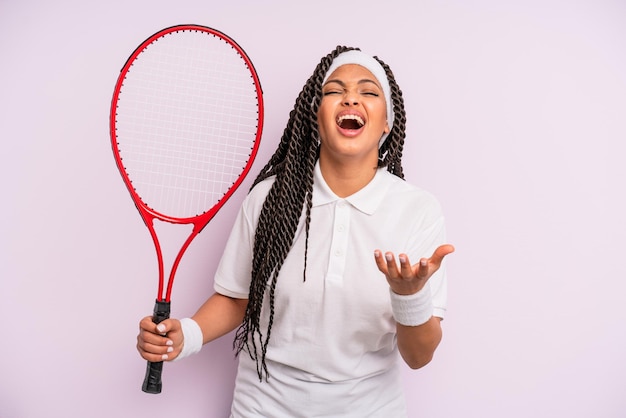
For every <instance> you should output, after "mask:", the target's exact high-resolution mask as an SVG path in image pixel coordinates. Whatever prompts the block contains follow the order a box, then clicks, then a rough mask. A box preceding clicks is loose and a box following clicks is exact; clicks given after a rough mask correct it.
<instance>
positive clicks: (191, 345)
mask: <svg viewBox="0 0 626 418" xmlns="http://www.w3.org/2000/svg"><path fill="white" fill-rule="evenodd" d="M180 327H181V328H182V331H183V349H182V351H181V352H180V354H179V355H178V357H176V358H175V359H174V361H176V360H181V359H184V358H185V357H189V356H191V355H193V354H196V353H197V352H199V351H200V350H201V349H202V343H203V341H204V338H203V336H202V329H200V325H198V323H197V322H196V321H194V320H193V319H191V318H183V319H181V320H180Z"/></svg>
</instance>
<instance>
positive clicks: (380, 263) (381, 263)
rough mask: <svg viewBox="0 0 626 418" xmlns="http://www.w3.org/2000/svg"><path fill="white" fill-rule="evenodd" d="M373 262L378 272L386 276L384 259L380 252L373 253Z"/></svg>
mask: <svg viewBox="0 0 626 418" xmlns="http://www.w3.org/2000/svg"><path fill="white" fill-rule="evenodd" d="M374 260H375V261H376V266H377V267H378V270H380V272H381V273H383V274H384V275H387V262H386V261H385V257H384V256H383V253H382V252H381V251H380V250H376V251H374Z"/></svg>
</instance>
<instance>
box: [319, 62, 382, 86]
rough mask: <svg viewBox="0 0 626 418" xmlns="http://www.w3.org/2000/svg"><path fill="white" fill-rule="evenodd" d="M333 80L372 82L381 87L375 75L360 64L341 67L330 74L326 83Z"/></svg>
mask: <svg viewBox="0 0 626 418" xmlns="http://www.w3.org/2000/svg"><path fill="white" fill-rule="evenodd" d="M333 80H340V81H344V82H345V81H355V82H358V81H362V80H371V81H372V82H374V83H375V84H376V85H377V86H378V87H380V82H379V81H378V80H377V79H376V77H375V76H374V74H372V72H371V71H370V70H368V69H367V68H365V67H363V66H362V65H359V64H344V65H342V66H341V67H339V68H337V69H336V70H335V71H333V72H332V73H331V74H330V76H329V77H328V80H327V81H326V83H328V82H330V81H333Z"/></svg>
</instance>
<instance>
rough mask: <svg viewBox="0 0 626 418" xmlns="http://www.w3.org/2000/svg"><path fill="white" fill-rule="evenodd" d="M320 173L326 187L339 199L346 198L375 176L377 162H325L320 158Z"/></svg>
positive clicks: (325, 160)
mask: <svg viewBox="0 0 626 418" xmlns="http://www.w3.org/2000/svg"><path fill="white" fill-rule="evenodd" d="M319 163H320V171H321V172H322V176H323V177H324V181H326V184H328V187H330V189H331V190H332V191H333V193H335V194H336V195H337V196H339V197H342V198H343V197H348V196H350V195H353V194H354V193H356V192H358V191H359V190H361V189H362V188H363V187H365V186H366V185H367V184H368V183H369V182H370V181H372V179H373V178H374V176H375V175H376V170H377V168H378V160H376V161H373V162H366V163H363V161H360V162H358V163H356V162H355V163H352V164H351V163H350V162H345V161H344V162H341V163H339V162H337V161H332V162H331V161H327V159H325V158H322V157H321V156H320V161H319Z"/></svg>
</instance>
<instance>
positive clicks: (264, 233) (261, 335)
mask: <svg viewBox="0 0 626 418" xmlns="http://www.w3.org/2000/svg"><path fill="white" fill-rule="evenodd" d="M354 49H356V50H358V48H350V47H345V46H338V47H337V48H336V49H335V50H333V51H332V52H331V53H329V54H328V55H327V56H325V57H324V58H322V60H321V61H320V63H319V64H318V65H317V67H316V68H315V71H314V72H313V75H311V77H310V78H309V79H308V80H307V82H306V84H305V85H304V87H303V89H302V91H301V92H300V94H299V95H298V97H297V99H296V103H295V105H294V108H293V110H292V111H291V112H290V114H289V120H288V122H287V126H286V128H285V130H284V132H283V135H282V137H281V139H280V143H279V145H278V148H277V149H276V151H275V152H274V154H273V155H272V157H271V158H270V159H269V161H268V162H267V164H266V165H265V167H263V169H262V170H261V172H260V173H259V175H258V176H257V178H256V180H255V181H254V183H253V184H252V186H251V190H252V189H253V188H254V187H255V186H256V185H257V184H258V183H259V182H261V181H262V180H264V179H266V178H268V177H271V176H275V180H274V182H273V184H272V186H271V188H270V190H269V192H268V194H267V197H266V198H265V202H264V203H263V207H262V209H261V213H260V216H259V220H258V226H257V228H256V231H255V238H254V247H253V258H252V277H251V283H250V291H249V295H248V305H247V308H246V312H245V316H244V319H243V323H242V324H241V326H240V327H239V329H238V330H237V332H236V334H235V341H234V343H233V344H234V348H235V350H236V353H237V355H239V354H240V352H241V351H242V350H244V349H245V350H246V351H247V352H248V353H249V355H250V357H251V358H252V359H253V360H255V361H256V364H257V373H258V375H259V379H260V380H261V381H262V380H263V375H265V376H266V379H267V377H269V372H268V369H267V365H266V364H265V357H266V353H267V346H268V343H269V339H270V335H271V331H272V324H273V322H274V294H275V290H276V282H277V279H278V275H279V272H280V269H281V267H282V265H283V262H284V261H285V258H286V257H287V254H288V253H289V251H290V250H291V246H292V244H293V239H294V236H295V233H296V229H297V227H298V223H299V221H300V218H301V216H302V215H303V212H304V216H305V234H306V241H305V252H304V260H303V280H306V266H307V252H308V241H309V225H310V222H311V206H312V194H313V176H314V167H315V164H316V162H317V160H318V158H319V144H320V135H319V131H318V123H317V111H318V108H319V105H320V102H321V100H322V82H323V79H324V76H325V74H326V72H327V71H328V68H329V67H330V66H331V64H332V62H333V60H334V58H335V57H337V56H338V55H339V54H341V53H342V52H346V51H349V50H354ZM374 58H375V59H376V60H377V61H378V62H379V63H380V64H381V65H382V67H383V69H384V70H385V73H386V75H387V78H388V81H389V85H390V88H391V98H392V99H391V101H392V102H393V103H392V106H393V112H394V114H395V117H394V122H393V126H392V128H391V130H390V133H389V136H388V137H387V138H386V140H385V142H384V143H383V144H382V146H381V147H380V148H379V159H378V167H387V170H388V171H389V172H390V173H392V174H394V175H396V176H398V177H400V178H401V179H404V173H403V170H402V161H401V159H402V148H403V145H404V138H405V123H406V114H405V111H404V100H403V98H402V92H401V91H400V88H399V87H398V85H397V83H396V81H395V78H394V76H393V73H392V72H391V69H390V68H389V67H388V66H387V65H386V64H385V63H384V62H382V61H381V60H380V59H379V58H378V57H374ZM268 292H269V295H268V296H269V307H267V308H269V323H268V326H267V329H266V330H263V329H261V327H260V320H261V309H262V307H263V300H264V297H265V295H266V293H268Z"/></svg>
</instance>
